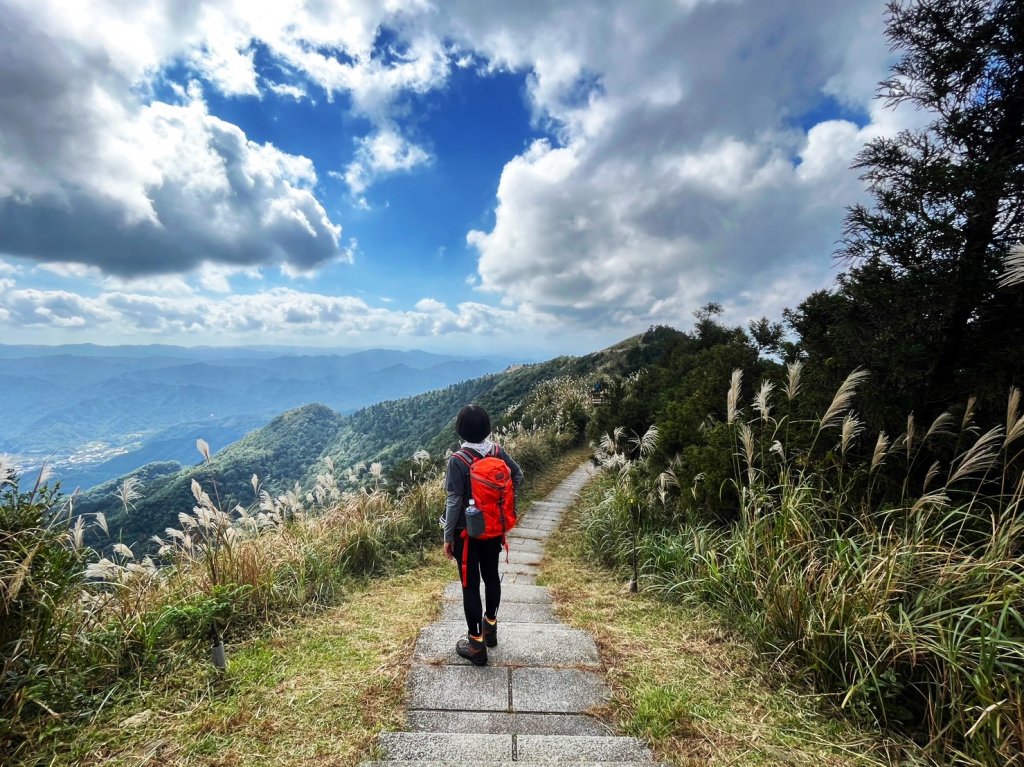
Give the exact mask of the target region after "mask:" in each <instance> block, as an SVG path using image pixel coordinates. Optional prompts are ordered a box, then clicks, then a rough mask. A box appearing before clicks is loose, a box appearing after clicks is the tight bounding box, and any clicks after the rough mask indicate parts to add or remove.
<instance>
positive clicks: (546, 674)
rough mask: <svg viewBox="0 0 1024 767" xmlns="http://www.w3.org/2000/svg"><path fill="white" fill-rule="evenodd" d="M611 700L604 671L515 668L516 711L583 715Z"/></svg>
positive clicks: (513, 699) (513, 676)
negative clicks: (601, 673) (602, 672)
mask: <svg viewBox="0 0 1024 767" xmlns="http://www.w3.org/2000/svg"><path fill="white" fill-rule="evenodd" d="M610 699H611V690H609V689H608V685H606V684H605V683H604V680H603V679H602V678H601V675H600V674H597V673H595V672H593V671H581V670H579V669H568V668H514V669H512V710H513V711H518V712H524V711H529V712H556V713H561V714H583V713H586V712H587V711H590V710H591V709H593V708H596V707H597V706H601V705H603V704H605V703H607V702H608V701H609V700H610Z"/></svg>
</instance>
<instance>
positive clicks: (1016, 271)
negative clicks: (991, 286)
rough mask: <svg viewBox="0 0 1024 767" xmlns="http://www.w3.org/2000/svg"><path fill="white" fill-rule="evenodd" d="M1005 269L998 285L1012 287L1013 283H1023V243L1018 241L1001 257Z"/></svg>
mask: <svg viewBox="0 0 1024 767" xmlns="http://www.w3.org/2000/svg"><path fill="white" fill-rule="evenodd" d="M1003 266H1004V267H1005V271H1004V272H1003V276H1002V278H1001V279H1000V280H999V287H1001V288H1012V287H1013V286H1014V285H1021V284H1024V243H1018V244H1017V246H1016V247H1015V248H1013V249H1012V250H1011V251H1010V252H1009V253H1007V254H1006V256H1005V257H1004V258H1003Z"/></svg>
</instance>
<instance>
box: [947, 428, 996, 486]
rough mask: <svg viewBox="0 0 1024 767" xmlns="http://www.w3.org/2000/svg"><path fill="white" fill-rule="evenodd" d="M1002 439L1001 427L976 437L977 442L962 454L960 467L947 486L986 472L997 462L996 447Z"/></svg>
mask: <svg viewBox="0 0 1024 767" xmlns="http://www.w3.org/2000/svg"><path fill="white" fill-rule="evenodd" d="M1002 438H1003V427H1002V426H996V427H994V428H992V429H989V430H988V431H987V432H985V433H984V434H983V435H981V436H980V437H978V441H977V442H975V443H974V444H973V445H971V447H970V449H968V450H967V452H966V453H964V457H963V459H962V460H961V461H960V465H959V466H958V467H957V470H956V471H955V472H953V476H952V477H950V478H949V482H948V483H947V484H950V485H952V484H953V483H954V482H956V481H957V480H961V479H963V478H964V477H968V476H970V475H971V474H975V473H977V472H980V471H988V470H989V469H991V468H992V467H993V466H995V465H996V462H997V461H998V460H999V452H998V448H997V447H996V444H997V443H1001V442H1002Z"/></svg>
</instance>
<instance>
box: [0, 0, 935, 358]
mask: <svg viewBox="0 0 1024 767" xmlns="http://www.w3.org/2000/svg"><path fill="white" fill-rule="evenodd" d="M4 6H5V11H4V13H3V14H2V17H0V34H3V35H4V38H5V39H6V40H8V41H13V42H12V43H10V44H9V45H6V46H5V47H4V48H3V49H0V73H2V76H0V339H2V342H3V343H77V342H94V343H105V344H119V343H149V342H158V341H159V342H165V343H181V344H185V345H198V344H205V345H211V344H212V345H217V344H266V343H279V344H295V345H301V346H323V347H327V348H329V347H331V346H340V347H352V346H392V347H400V348H411V347H419V348H425V349H435V350H443V351H452V352H457V351H478V350H487V349H498V350H501V351H503V352H505V353H511V354H517V355H522V356H524V357H531V358H542V357H546V356H550V355H552V354H559V353H585V352H588V351H591V350H594V349H596V348H600V347H602V346H605V345H608V344H611V343H614V342H616V341H618V340H621V339H622V338H624V337H626V336H629V335H632V334H634V333H637V332H640V331H642V330H644V329H646V328H647V327H648V326H650V325H651V324H657V323H667V324H671V325H674V326H676V327H681V328H685V327H688V326H689V325H690V324H691V322H692V312H693V311H694V310H695V309H697V308H698V307H699V306H701V305H702V304H704V303H706V302H707V301H711V300H716V301H720V302H722V303H723V305H724V306H725V310H726V314H725V317H726V319H727V320H728V321H731V322H745V321H746V320H748V319H751V318H755V317H759V316H762V315H767V316H769V317H772V318H778V317H779V316H780V313H781V311H782V309H783V308H784V307H786V306H794V305H795V304H797V303H798V302H799V301H800V300H801V299H802V298H803V297H804V296H806V295H807V293H809V292H810V291H812V290H815V289H818V288H822V287H827V286H828V285H829V284H831V282H832V280H833V279H834V276H835V266H834V263H833V259H832V252H833V250H834V246H835V241H836V240H837V239H838V238H839V236H840V233H841V228H842V218H843V214H844V210H845V206H847V205H850V204H852V203H854V202H856V201H858V200H861V199H863V196H864V192H863V188H862V185H861V183H860V182H859V181H858V180H857V178H856V176H855V174H854V173H852V172H851V171H850V170H849V164H850V161H851V159H852V158H853V156H854V154H855V153H856V152H857V151H858V149H859V148H860V147H861V146H863V144H864V142H865V141H867V140H869V139H871V138H873V137H875V136H878V135H887V134H891V133H893V132H895V131H897V130H899V129H900V128H901V127H906V126H909V125H913V124H914V121H915V120H916V121H919V120H920V119H921V117H920V116H915V115H914V114H905V113H902V112H893V111H891V110H887V109H885V108H884V107H883V106H882V105H881V104H880V103H879V102H878V101H877V100H875V99H874V98H873V95H874V93H875V88H876V85H877V82H878V81H879V80H880V79H882V78H883V77H885V76H886V74H887V71H888V67H889V66H890V65H891V53H890V52H889V51H888V47H887V45H886V43H885V40H884V37H883V28H884V4H883V3H882V2H878V1H876V0H871V1H868V0H851V1H850V2H843V3H839V2H835V3H831V2H825V3H822V2H810V1H809V0H785V1H784V2H773V3H761V2H756V0H729V1H728V2H727V1H726V0H720V1H717V2H716V1H714V0H685V1H684V2H667V0H666V1H664V2H662V1H660V0H658V1H656V2H650V3H636V4H611V3H609V4H604V3H593V2H590V0H587V1H586V2H584V0H578V1H575V0H567V1H566V2H561V3H540V2H536V3H532V2H523V3H504V4H482V3H478V2H468V1H467V2H457V1H453V2H449V3H444V4H440V3H431V2H428V1H427V0H409V1H408V2H400V1H399V0H388V2H371V1H370V0H360V1H359V2H355V1H353V2H328V3H306V2H302V1H301V0H289V1H288V2H284V1H282V2H275V3H257V2H244V3H243V2H235V1H232V0H209V1H208V2H205V3H198V4H188V5H184V4H180V3H176V2H174V0H145V2H142V1H140V2H137V3H133V4H131V5H130V6H129V7H127V8H121V7H119V6H120V4H117V3H114V2H112V0H111V2H96V3H93V4H92V5H91V6H90V7H89V8H88V9H85V7H84V6H83V7H81V8H76V7H74V6H72V7H68V6H66V4H60V3H58V2H56V0H46V1H45V2H40V1H38V0H37V1H35V2H27V0H4Z"/></svg>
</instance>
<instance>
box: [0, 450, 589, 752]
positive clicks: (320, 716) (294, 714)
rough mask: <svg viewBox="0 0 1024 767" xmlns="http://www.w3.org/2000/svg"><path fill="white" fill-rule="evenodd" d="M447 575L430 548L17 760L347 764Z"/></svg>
mask: <svg viewBox="0 0 1024 767" xmlns="http://www.w3.org/2000/svg"><path fill="white" fill-rule="evenodd" d="M587 454H588V453H587V451H586V450H584V449H579V450H574V451H570V452H567V453H566V454H564V455H562V456H560V457H559V458H558V459H556V460H554V461H552V462H551V463H550V464H549V465H548V467H547V468H546V470H545V471H544V472H543V473H538V474H535V475H534V476H532V477H530V478H529V483H528V485H527V487H526V488H525V490H524V492H523V494H522V495H521V498H520V507H521V508H523V509H524V510H525V508H526V507H527V506H528V504H529V503H530V502H531V501H532V500H534V499H537V498H542V497H544V496H545V495H547V494H548V493H549V492H550V491H551V490H552V489H554V488H555V487H556V486H557V485H558V484H559V483H560V482H561V481H562V480H563V479H564V478H565V477H566V476H567V475H568V474H569V473H571V472H572V471H573V470H574V469H575V468H576V467H577V466H579V464H580V463H581V462H582V461H584V460H585V459H586V457H587ZM453 577H454V573H453V572H452V566H451V563H449V562H448V561H447V560H445V559H444V558H443V557H442V556H441V553H440V546H437V547H434V548H431V549H430V551H429V552H428V553H427V554H426V556H425V561H424V562H423V563H422V564H421V565H420V566H418V567H415V568H413V569H411V570H409V571H407V572H405V573H401V574H397V575H393V576H390V577H387V578H380V579H374V580H369V581H363V582H357V581H349V582H347V587H346V588H347V589H348V591H347V592H346V593H345V594H344V595H341V603H340V604H338V605H336V606H333V607H330V608H325V609H317V608H310V607H307V608H306V612H305V614H302V613H300V612H292V613H291V615H287V614H285V615H282V616H279V618H278V619H277V620H276V621H275V622H274V623H273V624H272V625H270V626H268V627H267V628H266V629H265V630H264V631H263V633H261V634H260V635H258V636H255V637H253V638H251V639H248V640H246V641H244V642H240V643H238V644H235V645H231V646H228V647H227V654H228V670H227V672H226V673H225V674H224V675H223V676H218V675H217V674H216V672H214V671H213V670H212V669H211V667H210V666H209V664H208V663H207V662H206V659H205V658H203V659H197V660H196V661H195V662H193V663H191V664H187V665H185V666H184V667H183V668H181V669H180V670H179V671H177V672H175V673H174V674H173V676H170V677H165V678H162V679H159V680H156V681H152V682H149V683H146V682H145V681H144V680H140V685H141V689H140V691H139V693H138V695H137V697H135V698H134V699H133V700H132V701H130V702H120V703H118V704H116V705H114V706H111V707H110V708H108V709H106V710H103V711H102V712H101V713H100V714H99V715H98V716H97V717H96V718H95V719H94V720H93V721H92V722H91V723H89V724H86V725H81V724H73V725H72V724H69V725H67V726H62V725H61V724H60V723H59V722H58V723H55V724H54V725H53V727H52V728H50V730H49V732H47V733H45V734H41V736H40V738H39V742H38V743H37V744H36V746H34V747H33V748H32V749H30V750H27V752H26V753H25V754H24V755H23V756H22V758H21V759H20V760H19V761H18V762H16V763H15V764H17V765H19V766H20V765H29V764H32V765H37V764H47V765H52V767H65V766H66V767H70V766H71V765H76V766H78V765H81V766H82V767H91V766H92V765H101V764H102V765H115V766H123V767H128V766H129V765H131V766H132V767H141V766H142V765H175V766H177V767H236V766H239V765H260V767H284V766H285V765H309V764H315V765H318V767H319V766H321V765H324V766H326V767H332V766H334V765H354V764H357V763H358V762H359V761H360V760H361V759H364V758H366V757H367V754H368V753H370V752H371V749H372V745H373V742H374V739H375V738H376V735H377V734H378V733H379V732H381V731H382V730H396V729H401V727H402V724H403V718H404V714H403V709H404V695H405V689H404V681H405V675H406V671H407V669H408V664H409V661H410V659H411V657H412V649H413V645H414V643H415V640H416V636H417V634H418V632H419V629H420V628H422V627H423V626H424V625H426V624H428V623H429V622H431V621H433V620H435V619H436V617H437V614H438V612H439V610H440V605H441V602H440V598H439V596H440V593H441V589H442V588H443V586H444V584H446V583H448V582H449V581H451V580H453ZM311 610H315V611H312V612H311ZM43 743H45V745H42V744H43ZM4 765H5V767H8V765H7V762H4ZM11 767H14V765H11Z"/></svg>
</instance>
